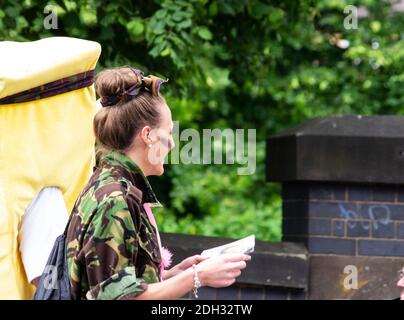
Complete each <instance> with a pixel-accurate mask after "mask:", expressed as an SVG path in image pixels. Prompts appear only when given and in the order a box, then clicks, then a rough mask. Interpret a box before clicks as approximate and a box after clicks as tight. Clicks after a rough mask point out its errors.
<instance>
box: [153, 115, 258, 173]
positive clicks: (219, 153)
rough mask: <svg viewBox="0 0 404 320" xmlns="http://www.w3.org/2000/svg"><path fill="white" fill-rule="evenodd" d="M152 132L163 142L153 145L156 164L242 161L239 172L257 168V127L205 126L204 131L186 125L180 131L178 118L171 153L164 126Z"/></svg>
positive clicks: (230, 163)
mask: <svg viewBox="0 0 404 320" xmlns="http://www.w3.org/2000/svg"><path fill="white" fill-rule="evenodd" d="M150 136H151V137H156V136H158V137H160V142H161V143H160V144H157V143H156V144H153V145H152V146H151V148H150V152H149V154H148V158H149V161H150V162H151V163H152V164H158V163H165V164H203V165H206V164H218V165H219V164H227V165H233V164H238V165H241V167H239V168H237V174H238V175H251V174H253V173H254V172H255V170H256V130H255V129H229V128H226V129H223V130H221V129H218V128H215V129H203V130H202V134H201V133H200V132H199V131H198V130H196V129H193V128H186V129H184V130H181V132H180V128H179V122H178V121H175V122H174V129H173V140H174V142H175V144H176V145H177V146H176V147H175V148H174V149H173V150H171V152H170V153H169V154H168V155H167V156H166V152H164V151H163V149H164V148H166V150H168V149H170V147H169V146H168V143H169V142H168V141H167V140H165V139H162V138H161V137H164V132H163V130H162V129H159V128H157V129H154V130H152V132H151V134H150ZM224 141H225V143H224ZM181 142H185V144H183V143H182V144H181ZM179 145H181V146H179Z"/></svg>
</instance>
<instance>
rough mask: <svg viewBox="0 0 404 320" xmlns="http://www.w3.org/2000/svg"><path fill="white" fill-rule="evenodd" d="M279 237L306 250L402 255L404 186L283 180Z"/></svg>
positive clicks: (403, 251) (345, 253) (403, 249)
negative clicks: (287, 181) (303, 244)
mask: <svg viewBox="0 0 404 320" xmlns="http://www.w3.org/2000/svg"><path fill="white" fill-rule="evenodd" d="M282 196H283V227H282V229H283V240H284V241H297V242H303V243H305V244H306V246H307V248H308V250H309V252H310V253H328V254H339V255H350V256H391V257H404V188H403V187H400V186H390V185H357V184H344V185H343V184H338V183H326V182H317V183H315V182H310V183H309V182H306V183H299V182H295V183H285V184H284V185H283V192H282Z"/></svg>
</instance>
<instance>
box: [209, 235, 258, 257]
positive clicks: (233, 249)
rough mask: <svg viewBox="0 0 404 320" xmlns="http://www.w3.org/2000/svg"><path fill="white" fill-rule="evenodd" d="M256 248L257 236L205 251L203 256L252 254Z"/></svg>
mask: <svg viewBox="0 0 404 320" xmlns="http://www.w3.org/2000/svg"><path fill="white" fill-rule="evenodd" d="M254 248H255V235H251V236H248V237H245V238H243V239H240V240H237V241H234V242H230V243H228V244H225V245H223V246H219V247H215V248H211V249H207V250H204V251H203V252H202V253H201V255H202V256H203V257H216V256H219V255H221V254H224V253H244V254H245V253H251V252H253V251H254Z"/></svg>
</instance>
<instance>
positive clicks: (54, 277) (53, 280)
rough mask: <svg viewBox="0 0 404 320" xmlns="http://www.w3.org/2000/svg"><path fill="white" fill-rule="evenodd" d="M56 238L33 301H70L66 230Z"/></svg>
mask: <svg viewBox="0 0 404 320" xmlns="http://www.w3.org/2000/svg"><path fill="white" fill-rule="evenodd" d="M70 219H71V216H70V218H69V221H68V223H67V226H66V229H65V231H64V232H63V234H62V235H60V236H59V237H57V238H56V241H55V244H54V245H53V248H52V251H51V254H50V256H49V259H48V262H47V263H46V266H45V269H44V271H43V273H42V275H41V278H40V280H39V283H38V287H37V289H36V292H35V295H34V298H33V300H72V296H71V291H70V280H69V274H68V271H67V249H66V236H67V228H68V226H69V224H70Z"/></svg>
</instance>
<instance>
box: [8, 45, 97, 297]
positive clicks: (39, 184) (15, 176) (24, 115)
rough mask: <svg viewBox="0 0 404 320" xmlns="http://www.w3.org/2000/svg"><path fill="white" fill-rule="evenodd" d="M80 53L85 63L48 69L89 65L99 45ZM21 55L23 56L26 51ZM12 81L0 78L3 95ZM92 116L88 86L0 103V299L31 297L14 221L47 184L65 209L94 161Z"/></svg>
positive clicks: (21, 86) (60, 70) (91, 66)
mask: <svg viewBox="0 0 404 320" xmlns="http://www.w3.org/2000/svg"><path fill="white" fill-rule="evenodd" d="M75 40H78V39H75ZM82 41H83V42H87V41H84V40H82ZM37 42H39V41H37ZM0 44H1V43H0ZM94 44H95V45H94ZM0 47H1V45H0ZM84 51H86V54H88V55H90V53H91V56H92V62H91V63H89V60H88V59H87V60H86V61H83V64H80V61H79V60H77V59H76V57H74V59H67V60H66V64H64V63H63V62H60V63H59V64H58V67H57V68H56V67H55V66H52V68H49V69H48V71H49V72H51V73H54V72H56V73H57V76H58V77H57V78H59V77H64V76H68V75H72V74H75V73H80V72H84V71H87V70H91V69H94V68H95V65H96V63H97V60H98V57H99V54H100V47H99V45H98V44H96V43H93V47H92V49H91V50H90V51H91V52H88V46H87V47H86V46H84ZM0 52H1V49H0ZM26 54H27V55H26V56H27V57H29V52H26ZM48 55H49V54H48ZM73 60H74V61H76V63H77V64H78V65H79V66H75V67H74V68H73V69H74V72H73V73H72V72H70V71H68V70H64V69H69V68H70V67H71V64H70V63H71V61H73ZM69 70H70V69H69ZM2 71H3V70H2V69H1V68H0V72H1V73H2ZM27 74H29V76H28V78H27V79H31V80H32V82H31V85H30V86H28V84H29V83H30V82H29V81H28V80H27V81H25V80H24V81H22V82H23V83H22V84H19V85H18V88H19V89H18V90H19V91H21V90H26V89H30V88H32V87H35V86H36V85H37V84H38V83H39V82H38V81H39V80H38V81H33V78H32V77H31V75H32V74H33V72H31V73H27ZM0 77H1V76H0ZM45 78H46V79H47V82H48V81H53V80H57V78H55V76H54V75H53V74H52V75H48V76H47V77H45ZM3 79H5V77H3ZM7 79H10V78H7ZM31 80H30V81H31ZM7 81H8V80H7ZM10 81H11V80H10ZM13 81H14V80H12V81H11V82H10V84H11V85H10V86H9V85H8V82H7V84H6V85H4V82H3V90H4V88H7V92H8V94H12V93H16V92H18V91H15V89H14V85H15V83H14V82H13ZM8 94H7V95H8ZM1 95H2V94H1V91H0V96H1ZM94 114H95V91H94V86H91V87H87V88H83V89H79V90H75V91H71V92H67V93H64V94H60V95H56V96H53V97H49V98H45V99H41V100H36V101H32V102H26V103H19V104H9V105H0V299H31V298H32V295H33V292H34V288H33V286H31V285H30V284H29V283H28V281H27V278H26V275H25V271H24V267H23V264H22V262H21V257H20V253H19V249H18V247H19V245H18V229H19V224H20V222H21V219H22V216H23V215H24V212H25V210H26V209H27V207H28V206H29V204H30V203H31V201H32V200H33V199H34V197H35V196H36V195H37V194H38V192H39V191H40V190H41V189H43V188H44V187H48V186H56V187H59V188H60V189H61V191H62V193H63V197H64V199H65V203H66V208H67V210H68V212H69V213H70V212H71V210H72V207H73V205H74V201H75V200H76V198H77V196H78V194H79V192H80V191H81V189H82V188H83V187H84V185H85V184H86V182H87V181H88V178H89V177H90V175H91V172H92V168H93V164H94V136H93V130H92V120H93V117H94Z"/></svg>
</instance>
